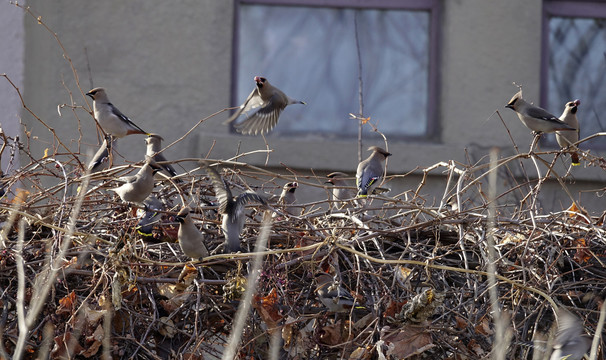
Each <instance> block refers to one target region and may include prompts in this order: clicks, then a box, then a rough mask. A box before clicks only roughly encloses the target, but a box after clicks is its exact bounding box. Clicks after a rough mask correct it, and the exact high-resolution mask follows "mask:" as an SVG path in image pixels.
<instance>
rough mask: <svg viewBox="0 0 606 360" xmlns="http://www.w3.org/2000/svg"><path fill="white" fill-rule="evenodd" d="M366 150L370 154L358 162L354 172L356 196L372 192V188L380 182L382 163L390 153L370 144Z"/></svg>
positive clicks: (364, 195)
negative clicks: (356, 188) (370, 152)
mask: <svg viewBox="0 0 606 360" xmlns="http://www.w3.org/2000/svg"><path fill="white" fill-rule="evenodd" d="M368 151H372V154H370V156H369V157H368V158H367V159H366V160H362V161H361V162H360V163H359V164H358V171H357V172H356V185H357V187H358V197H366V196H368V194H369V193H372V191H373V189H374V188H375V187H377V185H379V183H381V179H382V178H383V170H384V169H383V164H384V163H385V159H387V157H388V156H391V153H388V152H387V151H385V150H383V149H381V148H380V147H378V146H371V147H369V148H368Z"/></svg>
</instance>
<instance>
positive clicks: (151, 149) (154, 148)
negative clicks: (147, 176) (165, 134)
mask: <svg viewBox="0 0 606 360" xmlns="http://www.w3.org/2000/svg"><path fill="white" fill-rule="evenodd" d="M162 140H164V139H163V138H162V136H160V135H158V134H149V136H148V137H146V138H145V144H146V145H147V151H146V153H145V154H146V156H149V157H151V158H153V159H154V161H155V162H157V163H158V162H166V161H167V160H166V158H165V157H164V154H162V153H159V151H160V150H162ZM158 165H159V166H160V167H162V170H164V171H165V172H166V173H167V174H168V175H169V176H177V172H176V171H175V168H174V167H172V165H170V164H158ZM177 181H180V180H179V179H177Z"/></svg>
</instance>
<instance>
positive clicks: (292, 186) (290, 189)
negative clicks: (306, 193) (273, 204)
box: [278, 182, 301, 216]
mask: <svg viewBox="0 0 606 360" xmlns="http://www.w3.org/2000/svg"><path fill="white" fill-rule="evenodd" d="M298 187H299V184H298V183H297V182H289V183H286V184H284V186H283V187H282V193H281V194H280V198H279V199H278V204H280V205H294V203H296V202H297V197H296V196H295V190H297V188H298ZM284 211H286V212H287V213H289V214H290V215H295V216H297V215H299V214H301V207H299V206H285V207H284Z"/></svg>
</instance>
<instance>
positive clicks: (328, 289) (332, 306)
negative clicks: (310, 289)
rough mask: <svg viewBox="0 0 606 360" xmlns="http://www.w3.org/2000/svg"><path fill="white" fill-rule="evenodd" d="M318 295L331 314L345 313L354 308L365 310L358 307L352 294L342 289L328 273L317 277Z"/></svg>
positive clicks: (319, 274)
mask: <svg viewBox="0 0 606 360" xmlns="http://www.w3.org/2000/svg"><path fill="white" fill-rule="evenodd" d="M315 280H316V295H317V296H318V300H320V302H321V303H322V304H324V306H326V308H327V309H328V310H329V311H331V312H345V311H349V310H351V308H352V307H355V308H364V307H363V306H359V305H357V303H356V301H355V299H354V298H353V296H351V293H350V292H349V291H347V290H346V289H344V288H343V287H341V286H340V285H339V283H338V282H337V281H335V279H334V278H333V277H332V276H330V274H328V273H318V274H316V276H315Z"/></svg>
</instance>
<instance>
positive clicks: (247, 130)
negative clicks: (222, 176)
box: [224, 76, 305, 135]
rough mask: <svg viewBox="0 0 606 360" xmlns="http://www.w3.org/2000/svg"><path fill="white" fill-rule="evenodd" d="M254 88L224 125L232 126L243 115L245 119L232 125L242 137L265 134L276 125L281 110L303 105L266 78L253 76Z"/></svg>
mask: <svg viewBox="0 0 606 360" xmlns="http://www.w3.org/2000/svg"><path fill="white" fill-rule="evenodd" d="M254 80H255V85H256V86H255V88H254V89H253V91H252V92H251V93H250V95H248V98H246V101H245V102H244V104H242V105H240V107H239V108H238V110H237V111H236V112H235V113H234V114H233V115H232V116H231V117H230V118H229V119H227V121H225V122H224V124H232V123H234V121H235V120H236V119H237V118H238V117H240V115H242V114H244V115H245V116H246V119H245V120H243V121H241V122H239V123H234V124H233V127H234V129H235V130H236V131H237V132H239V133H241V134H244V135H257V134H265V133H268V132H269V131H271V130H272V129H273V128H274V127H275V126H276V124H277V123H278V118H279V117H280V113H282V110H284V108H285V107H286V106H288V105H291V104H305V102H303V101H299V100H295V99H292V98H290V97H288V96H287V95H286V94H284V93H283V92H282V91H281V90H280V89H278V88H277V87H274V86H273V85H271V84H270V83H269V81H267V79H266V78H264V77H261V76H255V78H254Z"/></svg>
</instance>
